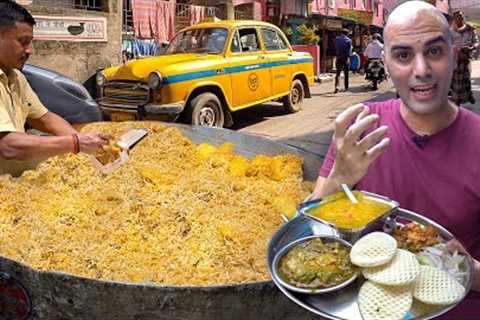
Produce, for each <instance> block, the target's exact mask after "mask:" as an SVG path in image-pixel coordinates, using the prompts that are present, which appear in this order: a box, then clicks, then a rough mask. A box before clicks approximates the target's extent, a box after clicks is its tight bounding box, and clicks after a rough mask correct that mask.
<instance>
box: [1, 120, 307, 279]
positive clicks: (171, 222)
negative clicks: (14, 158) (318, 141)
mask: <svg viewBox="0 0 480 320" xmlns="http://www.w3.org/2000/svg"><path fill="white" fill-rule="evenodd" d="M133 128H147V129H148V131H149V134H148V136H146V137H145V138H144V139H143V140H141V141H140V142H138V144H137V145H136V147H135V148H133V149H132V150H131V151H130V154H129V161H128V164H126V165H123V166H121V167H120V168H118V169H117V171H115V174H114V175H104V174H102V173H101V172H99V171H98V170H97V169H96V168H95V167H94V166H92V164H91V161H90V158H89V157H88V156H87V155H83V154H78V155H63V156H58V157H53V158H51V159H48V160H47V161H45V162H44V163H42V164H41V165H40V166H39V167H38V169H37V170H35V171H27V172H25V173H24V174H23V175H22V176H21V177H20V178H18V179H14V178H12V177H11V176H8V175H4V176H0V254H1V255H2V256H6V257H10V258H12V259H14V260H17V261H19V262H22V263H24V264H26V265H29V266H31V267H33V268H35V269H37V270H42V271H60V272H65V273H69V274H74V275H78V276H84V277H88V278H94V279H103V280H113V281H128V282H153V283H157V284H162V285H220V284H235V283H247V282H256V281H264V280H268V279H270V276H269V274H268V271H267V259H266V252H267V245H268V241H269V240H270V238H271V236H272V234H273V233H274V232H275V231H276V230H277V229H278V227H279V226H280V225H281V224H282V223H283V220H282V218H281V214H282V213H283V212H282V211H281V210H279V209H278V208H277V206H276V205H275V203H274V202H275V199H276V198H278V197H289V198H291V199H293V201H295V202H296V204H298V203H300V202H301V201H302V200H303V199H304V198H305V197H306V196H307V195H308V194H309V193H310V192H311V186H312V185H311V184H308V187H307V184H306V183H305V182H303V178H302V160H301V159H300V158H299V157H297V156H294V155H278V156H273V157H265V159H264V160H265V163H264V162H263V160H262V166H259V165H258V162H255V161H253V160H250V159H244V160H245V161H243V160H241V161H237V162H238V163H240V164H241V166H245V165H246V166H247V167H246V168H243V169H238V168H237V167H238V165H237V164H235V165H233V164H232V163H231V161H232V160H233V159H238V158H237V157H241V156H240V155H238V154H235V153H234V152H233V147H231V146H228V145H227V146H224V147H222V146H220V147H216V146H210V147H207V146H205V147H204V148H205V149H206V150H207V149H208V150H207V151H208V152H205V151H202V150H197V147H198V146H197V145H196V144H194V143H192V142H191V141H190V140H189V139H187V138H186V137H185V136H184V135H183V134H182V133H181V131H180V130H178V129H177V128H175V127H167V126H165V125H162V124H160V123H158V122H157V123H154V122H150V123H149V122H121V123H95V124H91V125H88V126H86V127H85V128H84V131H93V132H104V133H106V134H109V135H111V136H113V137H120V136H121V135H122V133H124V132H125V131H127V130H129V129H133ZM262 159H263V158H262ZM276 159H277V160H276ZM274 160H275V161H277V162H279V163H284V164H285V165H284V166H283V167H281V168H278V167H277V165H276V164H275V165H274V164H273V161H274ZM237 162H235V163H237ZM263 164H265V166H263ZM252 166H254V167H253V168H252ZM273 167H274V169H272V168H273ZM275 170H276V171H278V172H276V173H275V174H272V172H275ZM279 178H281V179H279Z"/></svg>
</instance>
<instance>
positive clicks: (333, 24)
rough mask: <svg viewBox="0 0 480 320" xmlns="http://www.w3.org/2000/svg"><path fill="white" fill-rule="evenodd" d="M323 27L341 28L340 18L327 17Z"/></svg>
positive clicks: (329, 28)
mask: <svg viewBox="0 0 480 320" xmlns="http://www.w3.org/2000/svg"><path fill="white" fill-rule="evenodd" d="M325 27H326V29H328V30H340V29H342V20H336V19H327V20H326V21H325Z"/></svg>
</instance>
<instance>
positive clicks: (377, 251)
mask: <svg viewBox="0 0 480 320" xmlns="http://www.w3.org/2000/svg"><path fill="white" fill-rule="evenodd" d="M396 252H397V241H396V240H395V238H393V237H392V236H391V235H389V234H387V233H384V232H372V233H369V234H367V235H366V236H363V237H362V238H361V239H360V240H358V241H357V242H355V244H354V245H353V247H352V250H351V251H350V260H351V261H352V263H353V264H354V265H357V266H359V267H378V266H381V265H385V264H387V263H389V262H390V261H391V260H392V259H393V257H394V256H395V254H396Z"/></svg>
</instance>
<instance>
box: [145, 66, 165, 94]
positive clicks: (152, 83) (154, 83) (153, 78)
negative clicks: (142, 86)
mask: <svg viewBox="0 0 480 320" xmlns="http://www.w3.org/2000/svg"><path fill="white" fill-rule="evenodd" d="M147 83H148V87H149V88H150V89H152V90H157V89H160V87H161V86H162V84H163V78H162V75H161V74H160V72H157V71H155V72H152V73H150V75H149V76H148V82H147Z"/></svg>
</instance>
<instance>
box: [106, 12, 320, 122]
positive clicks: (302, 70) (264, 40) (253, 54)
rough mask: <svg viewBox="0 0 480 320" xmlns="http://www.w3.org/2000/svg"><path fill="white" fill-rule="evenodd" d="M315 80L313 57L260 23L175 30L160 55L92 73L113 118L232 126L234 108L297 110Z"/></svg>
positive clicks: (213, 24)
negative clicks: (269, 105)
mask: <svg viewBox="0 0 480 320" xmlns="http://www.w3.org/2000/svg"><path fill="white" fill-rule="evenodd" d="M313 81H314V74H313V59H312V56H311V55H310V54H308V53H303V52H295V51H293V50H292V47H291V46H290V44H289V43H288V40H287V38H286V37H285V35H284V34H283V33H282V31H281V30H280V29H279V28H277V27H276V26H274V25H272V24H269V23H264V22H259V21H219V22H209V23H200V24H197V25H195V26H191V27H188V28H186V29H183V30H182V31H180V32H179V33H178V34H177V35H176V36H175V37H174V39H173V40H172V42H171V43H170V45H169V46H168V48H167V50H166V52H165V54H164V55H160V56H155V57H149V58H142V59H137V60H133V61H130V62H128V63H126V64H123V65H120V66H115V67H111V68H108V69H105V70H103V71H101V72H99V73H98V74H97V87H98V93H99V96H100V97H99V98H100V99H99V104H100V106H101V108H102V109H103V110H104V111H105V112H106V113H107V114H108V113H110V114H111V115H112V118H113V116H114V115H115V116H116V117H117V118H121V116H119V115H122V114H123V115H124V116H126V117H124V118H126V119H127V118H129V117H130V118H137V119H144V118H147V117H148V116H149V115H153V116H155V115H156V116H161V118H162V120H171V121H173V120H183V121H184V122H187V123H191V124H194V125H203V126H216V127H223V126H230V125H232V124H233V120H232V115H231V113H232V112H235V111H237V110H241V109H245V108H248V107H251V106H254V105H258V104H261V103H264V102H268V101H272V100H282V101H283V105H284V107H285V109H286V110H287V111H288V112H297V111H299V110H300V109H301V108H302V103H303V100H304V98H305V97H310V89H309V86H310V85H312V84H313Z"/></svg>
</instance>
